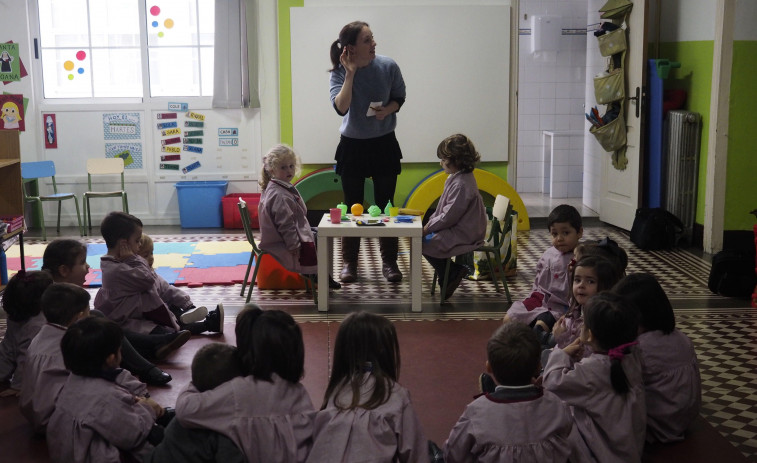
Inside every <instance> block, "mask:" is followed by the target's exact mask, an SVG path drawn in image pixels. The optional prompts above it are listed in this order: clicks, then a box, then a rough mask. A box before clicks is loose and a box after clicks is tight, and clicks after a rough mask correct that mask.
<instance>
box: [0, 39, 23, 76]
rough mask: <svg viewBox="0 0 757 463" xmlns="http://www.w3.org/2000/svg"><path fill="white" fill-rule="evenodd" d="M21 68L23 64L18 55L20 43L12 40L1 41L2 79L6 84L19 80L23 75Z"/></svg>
mask: <svg viewBox="0 0 757 463" xmlns="http://www.w3.org/2000/svg"><path fill="white" fill-rule="evenodd" d="M21 69H22V64H21V60H20V59H19V57H18V44H17V43H13V42H12V41H11V42H6V43H0V80H2V81H3V82H4V83H6V84H7V83H10V82H18V81H19V80H21V77H23V76H22V75H21ZM24 71H26V70H24ZM24 74H25V73H24Z"/></svg>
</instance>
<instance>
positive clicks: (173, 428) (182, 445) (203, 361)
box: [145, 342, 247, 463]
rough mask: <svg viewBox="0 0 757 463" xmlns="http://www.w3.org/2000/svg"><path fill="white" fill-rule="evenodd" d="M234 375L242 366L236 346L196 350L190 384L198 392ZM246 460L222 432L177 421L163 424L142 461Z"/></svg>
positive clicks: (205, 462) (207, 462) (235, 462)
mask: <svg viewBox="0 0 757 463" xmlns="http://www.w3.org/2000/svg"><path fill="white" fill-rule="evenodd" d="M237 376H242V365H241V362H240V360H239V357H238V356H237V349H236V347H234V346H231V345H229V344H223V343H219V342H214V343H211V344H206V345H204V346H203V347H201V348H200V350H198V351H197V353H196V354H195V356H194V359H193V360H192V384H194V386H195V387H196V388H197V390H198V391H199V392H203V391H208V390H211V389H215V388H216V387H217V386H219V385H221V384H223V383H225V382H227V381H229V380H230V379H232V378H235V377H237ZM176 461H181V462H184V463H216V462H223V463H245V462H246V461H247V460H246V459H245V456H244V454H243V453H242V451H241V450H239V448H238V447H237V446H236V445H234V442H233V441H232V440H231V439H229V438H228V437H226V436H224V435H223V434H220V433H217V432H214V431H210V430H208V429H203V428H194V429H190V428H185V427H183V426H182V425H181V424H180V423H179V420H172V421H171V423H170V424H169V425H168V427H166V434H165V437H164V438H163V441H162V442H161V443H160V444H159V445H158V446H156V447H155V450H153V452H152V454H151V455H150V457H149V458H147V459H145V463H173V462H176Z"/></svg>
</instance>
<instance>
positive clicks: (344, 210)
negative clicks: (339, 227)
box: [336, 203, 347, 218]
mask: <svg viewBox="0 0 757 463" xmlns="http://www.w3.org/2000/svg"><path fill="white" fill-rule="evenodd" d="M336 207H337V208H338V209H341V210H342V218H345V217H347V205H346V204H344V203H339V204H337V205H336Z"/></svg>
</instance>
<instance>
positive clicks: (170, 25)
mask: <svg viewBox="0 0 757 463" xmlns="http://www.w3.org/2000/svg"><path fill="white" fill-rule="evenodd" d="M150 14H151V15H153V16H159V15H160V7H159V6H152V7H151V8H150ZM150 25H151V26H152V27H153V28H157V27H159V26H160V23H159V22H158V21H157V20H153V21H152V22H151V23H150ZM173 26H174V21H173V19H171V18H167V19H165V20H164V21H163V27H165V28H166V29H172V28H173ZM157 35H158V37H163V36H165V32H164V31H158V34H157Z"/></svg>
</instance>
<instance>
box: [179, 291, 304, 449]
mask: <svg viewBox="0 0 757 463" xmlns="http://www.w3.org/2000/svg"><path fill="white" fill-rule="evenodd" d="M235 332H236V338H237V350H238V354H239V357H240V358H241V360H242V369H243V374H244V375H245V376H242V377H237V378H233V379H231V380H230V381H227V382H225V383H223V384H221V385H219V386H217V387H215V388H214V389H211V390H206V391H203V392H201V391H200V390H199V389H198V388H197V387H196V386H195V385H194V384H193V383H190V384H189V385H187V387H186V388H185V389H184V390H183V391H182V392H181V393H180V394H179V398H178V399H177V400H176V418H177V419H178V420H179V423H180V424H181V425H182V426H184V427H185V428H204V429H208V430H210V431H214V432H217V433H220V434H223V435H224V436H226V437H228V438H229V439H231V440H232V442H234V444H235V445H236V446H237V447H239V449H241V450H242V452H243V453H244V455H245V456H246V457H247V460H248V461H249V462H266V463H278V462H281V463H284V462H291V463H295V462H303V461H305V458H306V457H307V455H308V452H309V451H310V446H311V444H312V436H313V417H314V415H315V410H314V409H313V403H312V402H311V400H310V396H309V395H308V393H307V391H306V390H305V387H304V386H303V385H302V383H300V379H301V378H302V376H303V373H304V361H305V347H304V344H303V340H302V331H301V330H300V327H299V325H297V323H296V322H295V321H294V319H293V318H292V316H291V315H289V314H288V313H286V312H283V311H280V310H266V311H263V310H261V309H260V308H258V307H257V306H254V305H252V304H248V306H246V307H245V309H244V310H242V311H241V312H240V313H239V315H237V320H236V328H235Z"/></svg>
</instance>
